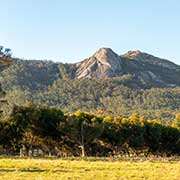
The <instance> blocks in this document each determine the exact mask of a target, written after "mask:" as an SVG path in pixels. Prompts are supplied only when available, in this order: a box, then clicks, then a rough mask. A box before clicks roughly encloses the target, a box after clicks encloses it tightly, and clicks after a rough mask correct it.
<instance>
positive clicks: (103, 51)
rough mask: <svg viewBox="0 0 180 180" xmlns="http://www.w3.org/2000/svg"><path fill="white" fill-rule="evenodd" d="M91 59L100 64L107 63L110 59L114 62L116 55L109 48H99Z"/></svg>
mask: <svg viewBox="0 0 180 180" xmlns="http://www.w3.org/2000/svg"><path fill="white" fill-rule="evenodd" d="M93 57H95V58H96V59H97V60H98V61H100V62H101V63H103V62H104V63H109V62H108V61H109V60H110V59H112V60H115V59H117V57H118V55H117V54H116V53H115V52H114V51H113V50H112V49H111V48H100V49H99V50H98V51H96V52H95V54H94V55H93Z"/></svg>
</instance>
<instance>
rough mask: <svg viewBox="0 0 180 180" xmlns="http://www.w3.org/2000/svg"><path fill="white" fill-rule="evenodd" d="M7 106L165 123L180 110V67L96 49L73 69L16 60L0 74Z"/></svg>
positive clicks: (138, 54)
mask: <svg viewBox="0 0 180 180" xmlns="http://www.w3.org/2000/svg"><path fill="white" fill-rule="evenodd" d="M0 81H1V83H2V85H3V88H4V90H5V91H6V92H7V98H8V100H9V104H12V105H13V104H23V103H25V102H26V101H32V102H34V103H35V104H47V105H56V106H60V107H61V108H62V109H63V110H64V111H75V110H77V109H83V110H85V111H90V110H91V111H99V110H100V111H102V112H103V113H106V112H107V114H112V115H116V116H117V115H118V116H121V115H124V114H125V115H128V114H130V113H132V112H138V113H140V114H141V115H144V116H147V117H151V118H159V119H160V120H162V121H167V122H169V121H170V119H172V118H173V116H174V113H176V112H179V110H180V66H179V65H176V64H174V63H172V62H171V61H168V60H164V59H161V58H158V57H155V56H153V55H149V54H147V53H144V52H141V51H139V50H135V51H129V52H127V53H125V54H123V55H118V54H117V53H115V52H113V50H111V49H110V48H100V49H99V50H98V51H96V52H95V53H94V54H93V55H92V56H91V57H89V58H87V59H85V60H82V61H80V62H78V63H74V64H63V63H54V62H52V61H41V60H22V59H18V58H14V60H13V63H12V64H11V66H10V67H9V68H6V69H5V70H4V71H1V72H0Z"/></svg>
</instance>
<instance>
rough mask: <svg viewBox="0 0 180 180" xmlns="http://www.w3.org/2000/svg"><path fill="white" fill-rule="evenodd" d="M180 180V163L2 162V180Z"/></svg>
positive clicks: (38, 160) (98, 161)
mask: <svg viewBox="0 0 180 180" xmlns="http://www.w3.org/2000/svg"><path fill="white" fill-rule="evenodd" d="M121 179H122V180H127V179H130V180H135V179H136V180H141V179H151V180H156V179H157V180H179V179H180V161H164V160H163V161H160V160H157V161H154V162H152V161H150V160H145V161H141V160H138V161H122V160H121V161H112V160H110V159H104V160H103V159H102V160H101V159H86V160H80V159H74V160H73V159H20V158H17V159H15V158H12V159H11V158H1V159H0V180H121Z"/></svg>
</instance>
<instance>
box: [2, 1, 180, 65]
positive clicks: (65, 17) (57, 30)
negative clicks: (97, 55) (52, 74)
mask: <svg viewBox="0 0 180 180" xmlns="http://www.w3.org/2000/svg"><path fill="white" fill-rule="evenodd" d="M0 3H1V11H0V18H1V26H0V44H1V45H4V46H6V47H9V48H11V49H12V50H13V53H14V55H15V56H16V57H23V58H29V59H51V60H54V61H62V62H76V61H80V60H82V59H83V58H86V57H88V56H90V55H91V54H92V53H94V52H95V51H96V50H97V49H98V48H100V47H111V48H112V49H113V50H114V51H115V52H117V53H119V54H123V53H125V52H126V51H128V50H132V49H140V50H141V51H144V52H148V53H151V54H154V55H156V56H159V57H163V58H167V59H170V60H172V61H173V62H175V63H177V64H180V1H179V0H0Z"/></svg>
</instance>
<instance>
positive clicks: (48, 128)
mask: <svg viewBox="0 0 180 180" xmlns="http://www.w3.org/2000/svg"><path fill="white" fill-rule="evenodd" d="M0 153H1V154H6V155H21V156H49V155H51V156H58V157H64V156H123V155H127V156H132V155H134V156H141V155H142V156H149V155H160V156H171V155H180V113H178V114H176V117H175V119H174V121H173V123H172V125H168V126H167V125H163V124H160V123H159V122H157V121H155V120H148V119H145V118H144V117H142V116H138V115H137V114H136V113H133V114H131V115H130V116H129V117H116V118H114V117H111V116H105V117H103V116H101V115H98V114H92V113H87V112H82V111H80V110H78V111H76V112H74V113H63V112H62V111H61V109H58V108H57V107H48V106H35V105H33V104H27V105H24V106H15V107H14V108H13V111H12V113H11V114H10V115H9V116H6V117H4V118H2V119H1V121H0Z"/></svg>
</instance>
